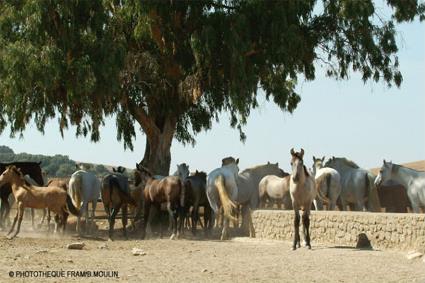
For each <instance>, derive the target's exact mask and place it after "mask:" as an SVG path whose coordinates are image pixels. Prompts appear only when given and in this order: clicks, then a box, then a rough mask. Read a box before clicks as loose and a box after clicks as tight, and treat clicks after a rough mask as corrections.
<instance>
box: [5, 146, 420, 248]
mask: <svg viewBox="0 0 425 283" xmlns="http://www.w3.org/2000/svg"><path fill="white" fill-rule="evenodd" d="M290 156H291V159H290V160H291V161H290V164H291V173H286V172H284V171H283V170H282V169H280V168H279V164H278V163H276V164H273V163H270V162H268V163H266V164H263V165H258V166H255V167H251V168H248V169H245V170H243V171H241V172H240V171H239V167H238V164H239V159H235V158H233V157H226V158H223V159H222V164H221V166H220V167H218V168H216V169H214V170H213V171H211V172H210V173H209V174H208V175H207V174H206V173H205V172H202V171H198V170H196V171H195V172H194V173H190V171H189V166H188V165H187V164H186V163H182V164H180V165H178V166H177V171H176V172H175V173H174V174H173V175H171V176H159V175H155V174H154V173H153V172H151V171H150V170H149V169H148V168H146V167H144V166H142V164H136V169H135V170H134V184H130V182H129V179H128V177H127V176H126V175H125V174H124V173H125V168H123V167H118V168H116V169H115V168H113V172H111V173H110V174H107V175H106V176H104V177H103V178H102V179H101V180H99V178H98V177H97V176H96V175H95V174H94V173H93V172H90V171H88V170H83V169H79V170H77V171H76V172H74V173H73V174H72V175H71V177H70V179H69V182H63V181H62V180H57V179H53V180H50V181H49V182H46V180H45V178H43V174H42V171H41V168H40V163H36V162H14V163H0V173H1V176H0V198H1V209H0V227H1V228H3V229H4V228H5V226H6V224H7V222H8V221H7V220H8V219H9V216H8V215H9V212H10V207H11V204H12V202H13V201H16V207H17V213H16V216H15V218H14V220H13V222H12V225H11V227H10V230H9V233H8V237H9V238H13V237H15V236H16V235H17V234H18V233H19V230H20V226H21V222H22V218H23V214H24V208H31V209H32V211H33V209H43V210H44V211H45V213H47V223H48V227H49V228H48V229H50V225H49V223H50V213H51V212H52V213H54V214H55V231H56V230H57V229H58V228H59V227H62V230H63V231H64V230H65V226H66V223H67V218H68V215H69V214H73V215H75V216H77V225H76V231H77V232H78V233H79V234H80V235H81V233H82V227H81V221H80V219H81V217H84V218H85V229H84V231H85V233H88V234H90V230H91V227H93V223H94V216H95V215H94V214H95V210H96V204H97V202H98V200H99V199H101V200H102V202H103V206H104V209H105V212H106V214H107V217H108V222H109V231H108V236H109V238H110V239H113V233H114V225H115V219H116V217H117V214H118V213H119V212H120V211H121V219H122V226H123V235H124V237H127V225H128V214H129V212H130V211H131V213H132V215H133V216H134V217H132V219H133V221H132V223H131V225H132V227H133V228H134V229H136V230H140V237H141V238H145V235H146V229H147V227H148V225H149V223H150V222H152V221H153V216H152V215H153V214H155V213H152V212H156V213H158V212H159V211H161V208H165V210H166V211H167V213H168V218H169V229H170V230H171V232H172V234H171V238H172V239H173V238H176V237H179V235H180V233H182V229H183V226H185V223H186V222H188V223H189V225H188V226H189V227H190V229H191V230H192V233H193V234H196V227H197V224H198V223H200V224H201V226H203V228H204V232H205V234H206V235H209V234H210V233H211V231H212V228H213V227H214V225H218V226H220V227H222V230H221V237H220V238H221V239H223V240H224V239H227V238H228V237H229V229H230V228H229V227H230V225H229V224H230V223H231V222H233V223H234V224H233V225H234V226H239V219H238V216H239V215H241V225H240V228H241V229H242V230H243V231H246V233H247V234H249V236H251V237H253V236H255V230H254V226H253V223H252V219H251V213H252V211H253V210H255V209H258V208H266V207H268V208H273V207H275V206H277V208H278V209H281V208H284V209H292V210H293V211H294V231H295V233H294V242H293V246H292V248H293V249H294V250H295V249H296V248H297V247H300V245H301V241H300V235H299V226H300V222H302V227H303V232H304V239H305V244H306V246H307V247H308V248H311V244H310V231H309V229H310V219H309V215H310V211H311V209H316V210H322V209H324V207H325V206H326V208H327V209H328V210H335V209H339V210H346V209H347V208H349V209H351V210H355V211H365V210H366V211H372V212H379V211H381V206H380V197H379V196H378V189H377V188H378V187H380V186H381V185H382V184H384V183H385V182H388V181H389V180H393V181H396V182H398V183H399V184H401V185H402V186H403V187H404V188H405V190H406V194H407V196H408V199H409V201H410V204H411V207H412V210H413V212H415V213H418V212H420V208H424V207H425V172H422V171H416V170H413V169H409V168H407V167H404V166H401V165H397V164H393V163H392V162H386V161H385V160H384V163H383V165H382V167H381V169H380V171H379V174H378V176H375V175H373V174H372V173H371V172H370V171H368V170H365V169H362V168H360V167H359V166H358V165H357V164H355V163H354V162H353V161H350V160H348V159H346V158H341V157H340V158H337V157H332V158H330V159H328V160H327V161H326V162H325V158H324V157H323V158H316V157H313V167H312V170H309V169H308V168H307V167H306V165H305V163H304V150H303V149H301V150H300V151H299V152H296V151H294V149H291V151H290ZM11 196H13V197H11ZM89 203H91V204H92V210H91V213H89ZM200 207H203V216H204V221H203V225H202V221H200V217H199V215H200V213H199V209H200ZM300 210H302V215H300ZM33 215H34V214H33V213H32V216H33ZM32 219H33V217H32ZM188 219H190V220H191V221H188ZM43 220H44V217H43ZM32 223H33V225H34V222H33V221H32ZM136 223H138V224H137V227H136ZM235 223H236V224H235ZM16 224H17V228H16V230H15V225H16ZM162 231H163V229H162V225H161V224H160V233H161V235H162Z"/></svg>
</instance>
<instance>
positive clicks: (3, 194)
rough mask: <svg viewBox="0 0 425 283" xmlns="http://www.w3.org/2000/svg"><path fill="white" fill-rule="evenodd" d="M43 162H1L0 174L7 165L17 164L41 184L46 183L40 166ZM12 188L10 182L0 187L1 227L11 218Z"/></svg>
mask: <svg viewBox="0 0 425 283" xmlns="http://www.w3.org/2000/svg"><path fill="white" fill-rule="evenodd" d="M40 164H41V162H10V163H0V174H1V173H3V172H4V171H5V170H6V167H7V166H12V165H15V166H16V167H17V168H19V169H20V170H21V172H22V173H23V174H24V175H29V176H30V177H31V178H32V179H33V180H34V181H35V182H36V183H37V184H38V185H39V186H42V185H43V184H44V179H43V174H42V171H41V167H40ZM11 196H12V188H11V186H10V185H9V184H5V185H4V187H0V200H1V208H0V228H2V227H4V224H5V223H4V222H5V220H8V219H9V213H10V207H11V203H10V201H9V199H10V200H13V198H11Z"/></svg>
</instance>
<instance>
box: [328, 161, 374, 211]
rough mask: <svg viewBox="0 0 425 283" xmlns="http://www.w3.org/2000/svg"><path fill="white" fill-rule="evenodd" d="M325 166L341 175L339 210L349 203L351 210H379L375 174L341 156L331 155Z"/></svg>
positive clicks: (344, 208)
mask: <svg viewBox="0 0 425 283" xmlns="http://www.w3.org/2000/svg"><path fill="white" fill-rule="evenodd" d="M325 167H330V168H333V169H335V170H337V171H338V173H339V174H340V175H341V194H340V200H341V204H342V207H341V208H340V209H341V210H346V207H347V205H349V206H350V209H351V210H357V211H362V210H365V209H368V210H369V211H373V212H379V211H381V206H380V203H379V197H378V191H377V189H376V186H375V185H374V183H373V182H374V180H375V176H374V175H373V174H372V173H370V172H369V171H367V170H365V169H362V168H360V167H359V166H358V165H357V164H356V163H354V162H353V161H351V160H348V159H346V158H343V157H332V158H331V159H329V160H328V161H327V162H326V164H325ZM366 203H367V206H368V207H366V205H365V204H366Z"/></svg>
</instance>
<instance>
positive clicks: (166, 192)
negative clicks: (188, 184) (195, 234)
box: [134, 163, 185, 239]
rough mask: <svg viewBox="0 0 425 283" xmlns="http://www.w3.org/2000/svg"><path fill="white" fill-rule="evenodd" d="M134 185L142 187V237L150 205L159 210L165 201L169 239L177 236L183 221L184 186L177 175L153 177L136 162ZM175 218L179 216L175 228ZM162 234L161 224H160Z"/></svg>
mask: <svg viewBox="0 0 425 283" xmlns="http://www.w3.org/2000/svg"><path fill="white" fill-rule="evenodd" d="M134 173H135V185H136V186H139V185H141V186H142V187H144V191H143V197H144V214H143V218H144V219H143V221H142V239H144V238H145V235H146V226H147V224H148V223H147V222H148V219H149V213H150V209H151V207H155V208H156V211H157V212H159V211H160V209H161V204H162V203H166V205H167V210H168V213H169V219H170V223H172V231H173V233H172V235H171V237H170V239H174V238H175V237H178V236H179V234H180V232H181V231H180V230H181V228H182V224H183V221H184V213H183V211H184V196H185V187H184V185H183V182H182V180H181V179H180V177H178V176H168V177H164V178H162V179H161V180H157V179H155V178H154V175H153V174H152V173H151V172H150V171H149V170H148V169H147V168H145V167H143V166H142V165H140V164H137V163H136V170H135V172H134ZM177 218H180V225H179V229H177ZM160 231H161V236H162V224H160Z"/></svg>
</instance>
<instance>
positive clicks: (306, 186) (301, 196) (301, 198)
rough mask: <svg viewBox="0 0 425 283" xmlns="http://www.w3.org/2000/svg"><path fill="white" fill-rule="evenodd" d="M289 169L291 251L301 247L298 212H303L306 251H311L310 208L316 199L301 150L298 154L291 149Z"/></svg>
mask: <svg viewBox="0 0 425 283" xmlns="http://www.w3.org/2000/svg"><path fill="white" fill-rule="evenodd" d="M291 156H292V159H291V167H292V174H291V177H290V181H289V192H290V194H291V199H292V207H293V208H294V212H295V219H294V228H295V233H294V244H293V246H292V249H293V250H295V249H296V248H297V245H298V247H300V246H301V244H300V231H299V230H300V212H299V210H300V209H302V210H303V232H304V239H305V242H306V246H307V247H308V249H311V245H310V231H309V226H310V218H309V217H310V208H311V203H312V202H313V200H314V199H315V198H316V188H315V182H314V177H313V176H311V175H310V174H309V172H308V170H307V168H306V167H305V166H304V161H303V157H304V149H301V151H300V152H295V151H294V149H291Z"/></svg>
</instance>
